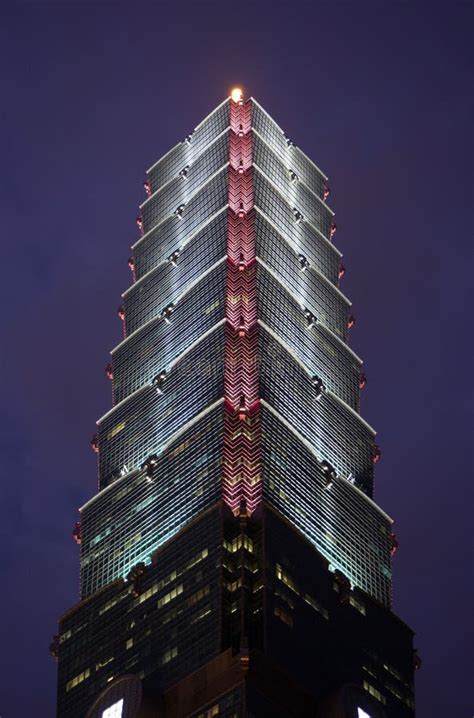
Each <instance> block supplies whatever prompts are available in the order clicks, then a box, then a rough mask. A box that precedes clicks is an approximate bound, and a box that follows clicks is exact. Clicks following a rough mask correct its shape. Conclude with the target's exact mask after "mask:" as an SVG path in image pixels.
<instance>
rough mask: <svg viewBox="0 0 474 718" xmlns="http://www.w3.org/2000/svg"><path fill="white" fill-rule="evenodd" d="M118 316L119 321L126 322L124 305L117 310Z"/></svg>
mask: <svg viewBox="0 0 474 718" xmlns="http://www.w3.org/2000/svg"><path fill="white" fill-rule="evenodd" d="M117 314H118V316H119V319H121V320H122V322H124V321H125V307H124V306H123V304H121V305H120V306H119V308H118V309H117Z"/></svg>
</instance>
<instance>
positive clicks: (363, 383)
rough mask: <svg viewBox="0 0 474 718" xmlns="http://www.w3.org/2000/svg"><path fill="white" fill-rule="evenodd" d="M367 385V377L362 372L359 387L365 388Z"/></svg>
mask: <svg viewBox="0 0 474 718" xmlns="http://www.w3.org/2000/svg"><path fill="white" fill-rule="evenodd" d="M366 386H367V377H366V376H365V374H361V375H360V378H359V389H365V387H366Z"/></svg>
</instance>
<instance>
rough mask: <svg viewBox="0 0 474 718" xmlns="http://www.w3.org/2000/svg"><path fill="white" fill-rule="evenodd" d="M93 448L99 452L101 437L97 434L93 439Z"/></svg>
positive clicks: (95, 452)
mask: <svg viewBox="0 0 474 718" xmlns="http://www.w3.org/2000/svg"><path fill="white" fill-rule="evenodd" d="M91 449H92V451H93V452H94V454H98V453H99V437H98V436H97V434H94V436H93V437H92V439H91Z"/></svg>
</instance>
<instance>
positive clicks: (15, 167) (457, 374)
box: [0, 0, 473, 718]
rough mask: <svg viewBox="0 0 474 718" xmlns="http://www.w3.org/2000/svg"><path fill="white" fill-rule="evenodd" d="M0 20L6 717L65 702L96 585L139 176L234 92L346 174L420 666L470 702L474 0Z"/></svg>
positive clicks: (87, 9)
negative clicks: (98, 453)
mask: <svg viewBox="0 0 474 718" xmlns="http://www.w3.org/2000/svg"><path fill="white" fill-rule="evenodd" d="M1 16H2V17H1V20H2V21H1V22H0V25H1V29H0V47H1V50H0V52H1V54H2V55H3V57H2V58H1V68H2V69H1V72H2V99H3V102H2V111H1V114H0V123H1V142H2V152H1V157H2V172H1V186H0V187H1V191H0V212H1V216H2V221H3V231H2V255H3V256H2V260H3V261H2V266H3V268H4V269H3V281H2V283H1V286H0V296H1V300H2V305H3V308H2V323H3V328H2V331H1V336H2V339H3V342H2V350H1V369H2V378H3V380H4V381H3V382H2V384H3V386H2V390H1V391H2V397H1V399H2V401H1V405H0V406H1V412H2V431H1V458H2V461H1V465H2V466H1V469H2V477H1V482H0V496H1V511H2V520H1V529H0V530H1V541H0V553H1V559H0V565H1V580H2V591H1V598H0V602H1V609H0V610H1V613H0V615H1V623H2V641H1V647H0V652H1V653H0V667H1V675H2V680H1V685H0V716H1V718H25V716H29V715H34V716H36V717H37V718H50V717H52V716H53V715H54V713H55V709H54V704H55V690H56V665H55V663H54V661H53V660H52V659H51V658H50V657H49V655H48V646H49V643H50V640H51V637H52V635H53V634H54V633H56V619H57V618H58V616H59V615H60V614H61V613H62V612H64V611H65V610H66V609H68V608H69V607H71V606H72V605H73V604H74V603H75V602H76V601H77V599H78V591H79V553H78V547H77V546H76V545H75V544H74V542H73V540H72V538H71V531H72V528H73V525H74V522H75V521H76V520H77V518H78V516H77V508H78V507H79V506H80V505H81V504H82V503H83V502H84V501H85V500H86V499H88V498H89V497H90V496H91V495H92V494H93V493H94V491H95V490H96V486H97V478H96V476H97V472H96V458H95V456H94V454H93V453H92V452H91V450H90V448H89V440H90V437H91V435H92V434H93V433H94V429H95V421H96V419H97V418H98V417H99V416H101V415H102V414H103V413H104V412H105V411H106V410H107V409H108V408H110V405H111V396H110V384H109V382H108V380H107V379H106V378H105V375H104V367H105V365H106V364H107V362H108V352H109V350H110V349H111V348H112V347H113V346H114V345H115V344H116V343H118V341H120V335H121V322H120V320H119V319H118V318H117V313H116V312H117V307H118V305H119V304H120V294H121V292H122V291H124V290H125V289H126V287H127V286H128V285H129V284H130V281H131V277H130V271H129V269H128V267H127V258H128V256H129V254H130V252H129V247H130V245H131V244H132V242H133V241H134V240H136V239H137V237H138V234H137V228H136V226H135V217H136V215H137V213H138V204H139V203H140V202H142V201H143V199H144V194H143V191H142V182H143V179H144V171H145V169H146V168H147V167H149V166H150V165H151V164H153V162H154V161H155V160H156V159H158V158H159V157H160V156H161V155H162V154H164V153H165V152H166V151H167V150H168V149H169V148H170V147H171V146H172V145H174V144H176V142H177V141H179V140H181V139H183V138H184V137H185V135H187V134H188V133H189V132H190V131H191V130H192V129H193V127H194V126H195V125H196V124H197V123H198V122H200V120H201V119H202V118H203V117H204V116H205V115H207V114H208V113H209V112H210V111H211V110H212V109H213V108H214V107H215V106H216V105H217V104H218V103H220V102H221V101H222V100H223V99H224V97H225V96H226V95H227V93H228V91H229V88H230V87H231V86H232V85H233V84H235V83H241V84H242V85H243V87H244V88H245V89H246V91H247V94H251V95H253V96H254V97H255V98H256V99H257V100H258V101H259V102H260V103H261V104H262V105H263V106H264V107H265V108H266V109H267V111H268V112H269V113H270V114H271V115H272V116H273V117H274V118H275V119H276V121H277V122H278V123H279V124H280V125H281V126H282V127H283V128H284V130H285V131H286V133H287V134H288V135H289V136H290V137H291V138H292V139H293V141H294V142H295V143H296V144H297V145H299V146H300V147H301V148H302V149H303V150H304V151H305V152H306V153H307V154H308V155H309V156H310V157H311V158H312V159H314V160H315V162H316V163H317V164H318V165H319V166H320V167H321V168H322V170H323V171H324V172H326V174H328V175H329V178H330V184H331V189H332V194H331V197H330V200H329V202H330V204H331V206H332V208H333V209H334V210H335V211H336V215H337V223H338V234H337V238H336V244H337V246H338V247H339V248H340V249H341V251H342V252H343V253H344V264H345V265H346V267H347V274H346V277H344V279H343V280H342V281H343V284H342V289H343V291H344V292H345V293H346V294H347V295H348V296H349V297H350V299H351V300H352V301H353V306H354V314H355V315H356V318H357V323H356V326H355V327H354V329H353V330H352V335H351V337H352V340H351V343H352V346H353V348H354V350H355V351H356V352H357V353H358V354H360V355H361V356H362V357H363V358H364V359H365V365H364V366H365V371H366V373H367V375H368V386H367V388H366V389H365V391H364V395H363V401H362V413H363V416H364V417H365V418H366V419H367V420H368V421H369V423H371V424H372V425H373V426H375V427H376V428H377V430H378V443H379V444H380V446H381V448H382V452H383V457H382V460H381V462H380V463H379V464H378V466H377V472H376V499H377V501H378V502H379V503H380V504H381V506H382V507H383V508H384V509H385V510H387V512H388V513H389V514H390V515H391V516H393V517H394V518H395V519H396V525H395V530H396V532H397V535H398V538H399V541H400V551H399V553H398V555H397V557H396V559H395V562H394V571H395V588H394V608H395V611H396V613H397V614H398V615H399V616H400V617H401V618H402V619H403V620H405V621H406V622H407V623H408V624H409V625H410V626H412V627H413V628H414V629H415V630H416V632H417V637H416V645H417V647H418V649H419V652H420V655H421V658H422V660H423V667H422V669H421V671H419V672H418V673H417V676H416V689H417V707H418V713H417V718H458V717H459V718H461V717H464V716H470V715H472V712H473V705H472V698H471V696H472V683H470V676H469V660H468V649H469V645H470V639H469V635H468V634H469V628H470V624H471V616H472V604H471V601H470V596H469V593H470V590H471V580H470V579H471V577H472V570H471V566H472V561H471V556H470V551H469V550H468V544H469V543H471V542H472V540H471V531H469V522H470V520H471V511H472V508H471V507H472V495H471V496H470V495H469V494H470V493H471V492H470V488H471V486H470V484H471V476H470V473H471V472H470V468H471V466H472V461H471V460H470V456H471V449H470V445H469V439H468V426H469V422H470V404H471V402H472V377H471V372H469V375H468V367H467V361H466V356H467V354H468V350H469V344H470V341H469V340H470V336H469V335H468V330H469V328H470V324H471V323H472V313H473V309H472V300H471V301H469V298H468V286H469V283H470V280H471V277H472V266H471V267H469V242H470V239H471V237H470V235H471V234H472V232H471V230H472V221H471V220H472V215H471V212H470V209H469V197H468V195H469V189H470V185H471V181H472V176H471V169H472V160H471V157H470V144H469V142H468V120H469V118H468V111H467V106H468V91H469V90H468V88H469V81H470V79H471V76H472V63H471V58H470V55H469V46H470V44H471V43H472V37H471V36H470V26H471V27H472V20H471V17H470V16H471V9H470V6H469V5H468V3H463V2H459V1H458V2H456V1H455V0H454V1H451V2H448V0H446V2H444V3H436V2H426V3H425V4H420V3H417V2H408V0H407V1H404V0H399V1H398V2H396V1H392V2H390V1H385V2H363V1H362V0H361V1H360V2H359V1H358V0H352V1H350V0H349V1H346V2H342V1H336V2H329V1H328V0H326V1H325V2H322V1H320V0H314V1H313V2H309V1H308V3H304V2H299V1H298V0H296V1H293V0H292V1H291V2H290V0H286V2H278V0H271V2H266V1H265V2H263V1H262V2H255V3H252V2H246V1H244V0H242V1H241V2H238V3H225V2H215V3H214V2H202V1H201V0H195V2H188V3H184V4H183V3H165V2H163V3H161V2H153V3H152V2H150V3H144V2H143V3H140V2H137V3H131V2H129V3H115V2H88V3H86V2H84V3H81V2H67V0H63V2H62V3H61V2H57V3H47V2H41V0H37V2H34V1H33V0H32V1H31V2H19V3H15V2H6V3H5V4H4V5H3V8H2V11H1ZM467 336H469V340H467V338H466V337H467Z"/></svg>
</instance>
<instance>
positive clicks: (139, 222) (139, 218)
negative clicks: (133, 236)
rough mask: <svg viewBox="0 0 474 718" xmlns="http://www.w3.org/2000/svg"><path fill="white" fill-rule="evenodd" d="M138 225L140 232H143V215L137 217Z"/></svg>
mask: <svg viewBox="0 0 474 718" xmlns="http://www.w3.org/2000/svg"><path fill="white" fill-rule="evenodd" d="M136 222H137V227H138V229H139V230H140V233H141V234H143V220H142V218H141V217H137V219H136Z"/></svg>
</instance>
